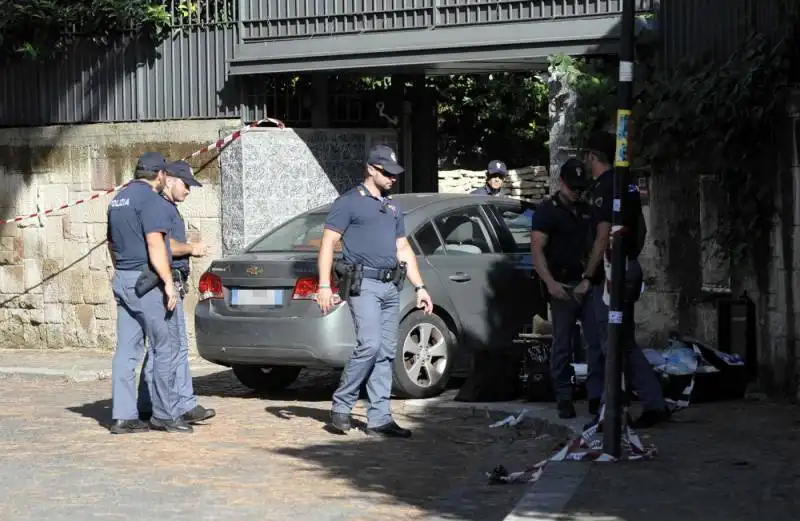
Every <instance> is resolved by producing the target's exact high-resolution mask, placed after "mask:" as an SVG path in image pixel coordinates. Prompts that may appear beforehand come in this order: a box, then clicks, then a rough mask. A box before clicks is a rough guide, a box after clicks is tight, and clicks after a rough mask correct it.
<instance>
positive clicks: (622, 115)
mask: <svg viewBox="0 0 800 521" xmlns="http://www.w3.org/2000/svg"><path fill="white" fill-rule="evenodd" d="M630 119H631V111H630V110H622V109H620V110H618V111H617V150H616V154H615V155H614V166H616V167H629V166H630V162H629V160H628V123H629V122H630Z"/></svg>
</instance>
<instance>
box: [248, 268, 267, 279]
mask: <svg viewBox="0 0 800 521" xmlns="http://www.w3.org/2000/svg"><path fill="white" fill-rule="evenodd" d="M262 273H264V268H260V267H258V266H250V267H249V268H247V274H248V275H250V276H251V277H255V276H256V275H261V274H262Z"/></svg>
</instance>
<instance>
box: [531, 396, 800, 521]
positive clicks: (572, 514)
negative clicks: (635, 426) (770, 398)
mask: <svg viewBox="0 0 800 521" xmlns="http://www.w3.org/2000/svg"><path fill="white" fill-rule="evenodd" d="M650 436H651V437H649V438H647V439H645V440H643V441H644V442H645V443H646V444H647V443H652V444H655V445H656V446H657V447H658V450H659V455H658V457H657V458H656V459H655V460H653V461H638V462H622V463H618V464H606V463H596V464H590V465H592V467H591V471H590V473H589V475H588V476H587V477H586V479H585V480H584V481H583V484H582V485H581V487H580V488H579V489H578V492H577V493H576V494H575V496H574V497H573V499H572V501H571V502H570V503H569V504H568V505H567V513H566V514H565V515H564V516H563V518H559V519H563V520H564V521H567V520H570V521H572V520H575V521H577V520H586V521H589V520H592V521H599V520H624V521H677V520H693V519H698V520H703V521H752V520H757V519H761V520H769V521H797V520H798V519H800V448H798V441H800V407H798V406H791V405H777V404H773V403H767V402H750V401H745V402H729V403H713V404H702V405H693V406H692V407H691V408H689V409H687V410H685V411H683V412H681V413H679V414H678V415H676V416H675V417H674V418H673V420H672V421H671V422H670V423H668V424H665V425H664V426H661V427H658V428H655V429H653V430H652V434H651V435H650ZM573 464H578V465H580V464H582V463H573ZM534 490H535V488H534Z"/></svg>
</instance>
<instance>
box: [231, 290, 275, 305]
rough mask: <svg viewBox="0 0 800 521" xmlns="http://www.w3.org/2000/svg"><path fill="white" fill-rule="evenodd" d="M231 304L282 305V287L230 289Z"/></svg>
mask: <svg viewBox="0 0 800 521" xmlns="http://www.w3.org/2000/svg"><path fill="white" fill-rule="evenodd" d="M231 305H233V306H273V307H275V306H282V305H283V290H282V289H242V288H232V289H231Z"/></svg>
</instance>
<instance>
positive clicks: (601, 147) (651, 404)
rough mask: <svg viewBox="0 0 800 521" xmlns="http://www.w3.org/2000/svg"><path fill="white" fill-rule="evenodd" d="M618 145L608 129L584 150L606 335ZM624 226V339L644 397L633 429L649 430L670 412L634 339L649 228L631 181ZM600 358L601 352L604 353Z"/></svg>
mask: <svg viewBox="0 0 800 521" xmlns="http://www.w3.org/2000/svg"><path fill="white" fill-rule="evenodd" d="M615 149H616V141H615V139H614V136H613V135H611V134H609V133H606V132H598V133H595V134H593V135H592V136H590V138H589V140H588V142H587V146H586V149H585V151H584V162H585V164H586V166H587V168H588V169H589V171H590V173H591V176H592V178H593V179H594V186H593V189H592V192H591V194H590V199H591V203H592V205H593V206H594V207H595V226H596V231H595V235H596V237H595V243H594V247H593V250H592V256H591V258H590V261H589V265H588V266H587V273H589V274H591V275H592V281H593V282H594V283H595V284H596V286H595V289H594V290H593V294H594V295H593V299H592V300H593V302H594V306H595V308H596V309H597V311H596V316H597V317H598V319H599V320H600V328H601V329H600V330H601V333H602V334H603V340H604V342H603V345H604V346H605V333H606V331H607V324H608V306H607V305H606V303H605V302H603V289H604V284H605V273H604V270H603V255H604V254H605V252H606V250H607V249H608V247H609V236H610V231H611V220H612V217H613V201H614V170H613V168H612V166H611V162H612V158H613V157H614V152H615ZM624 197H625V199H624V205H623V214H622V224H623V227H624V233H623V235H622V248H623V250H624V251H625V258H626V261H627V268H626V270H625V279H626V281H625V291H624V294H623V299H624V305H623V319H622V331H621V335H620V343H621V345H622V350H623V353H624V359H625V362H626V366H627V368H628V371H629V374H628V376H629V377H630V380H631V383H632V384H633V388H634V389H636V391H637V393H638V395H639V398H640V399H641V401H642V403H643V406H644V410H643V412H642V414H641V416H640V417H639V418H638V419H637V420H636V421H634V422H633V424H632V426H633V427H634V428H645V427H650V426H652V425H655V424H657V423H661V422H663V421H666V420H668V419H669V417H670V412H669V410H668V409H667V407H666V403H665V402H664V395H663V393H662V390H661V386H660V385H659V383H658V379H657V377H656V375H655V373H654V372H653V369H652V367H651V366H650V363H649V362H648V361H647V358H646V357H645V356H644V353H643V352H642V350H641V349H640V348H639V346H638V345H637V343H636V322H635V317H634V307H635V304H636V301H637V300H638V299H639V295H640V293H641V287H642V282H643V278H644V275H643V273H642V267H641V265H640V264H639V261H638V257H639V254H640V253H641V252H642V248H643V247H644V239H645V236H646V234H647V227H646V224H645V221H644V215H643V213H642V202H641V196H640V194H639V187H638V186H637V185H636V184H635V183H633V182H632V180H631V179H626V180H625V191H624ZM600 356H601V357H602V353H601V354H600ZM597 405H599V400H597V401H596V402H595V406H594V409H595V410H594V411H593V413H594V414H596V413H597V409H598V406H597Z"/></svg>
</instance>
